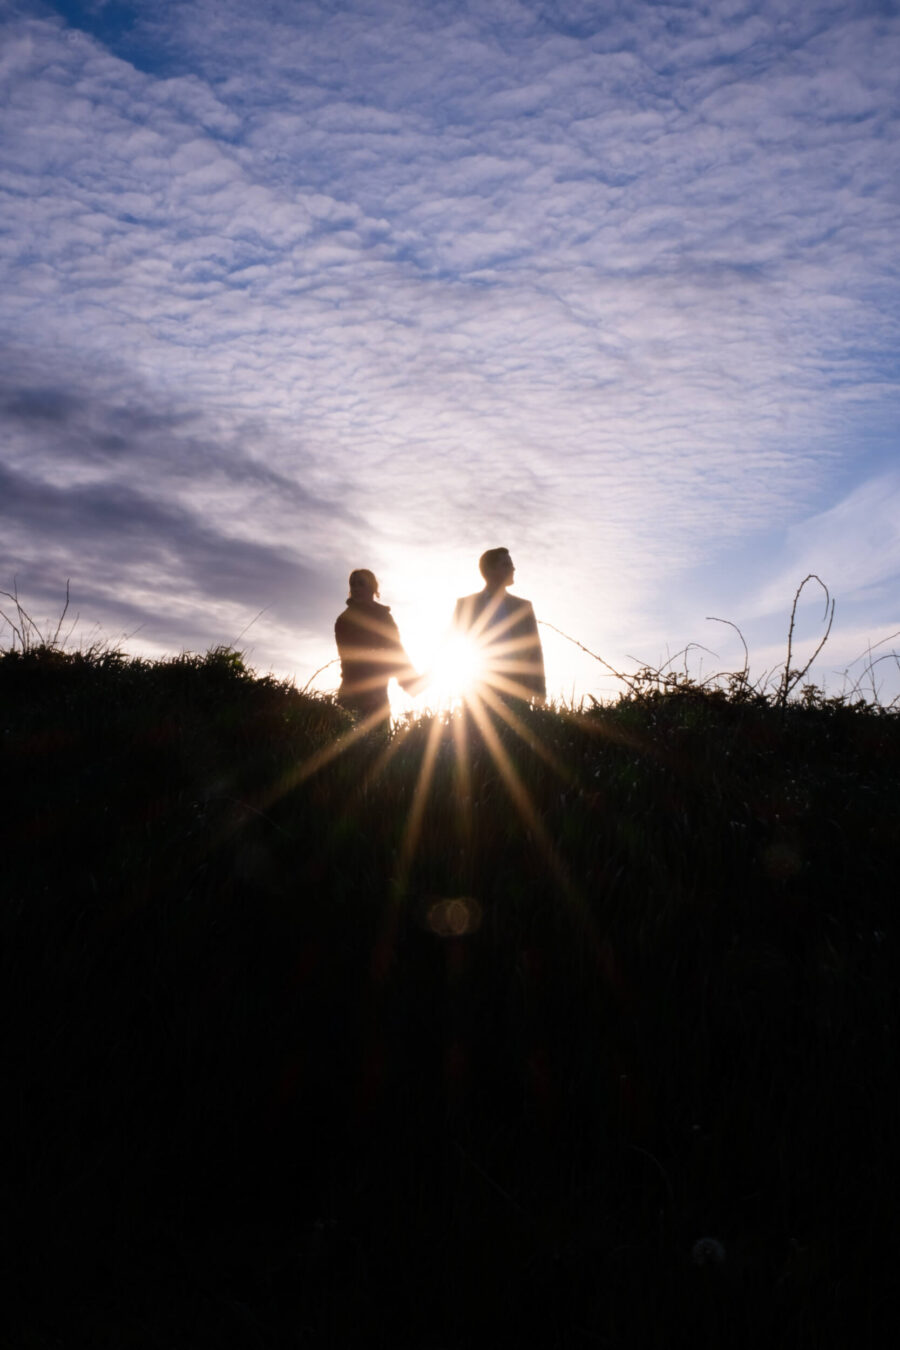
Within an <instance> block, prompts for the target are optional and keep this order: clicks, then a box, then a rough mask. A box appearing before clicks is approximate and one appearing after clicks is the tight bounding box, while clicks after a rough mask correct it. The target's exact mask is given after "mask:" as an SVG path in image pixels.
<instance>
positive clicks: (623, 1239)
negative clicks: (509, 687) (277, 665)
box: [0, 647, 900, 1350]
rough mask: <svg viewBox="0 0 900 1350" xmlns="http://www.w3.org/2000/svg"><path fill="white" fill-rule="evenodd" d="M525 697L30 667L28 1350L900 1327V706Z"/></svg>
mask: <svg viewBox="0 0 900 1350" xmlns="http://www.w3.org/2000/svg"><path fill="white" fill-rule="evenodd" d="M517 716H518V718H519V728H518V730H516V729H514V728H512V727H510V726H509V725H507V724H506V723H505V722H503V721H502V720H499V719H494V720H493V721H492V722H491V724H490V726H489V727H488V729H487V730H483V731H481V732H478V730H477V728H474V727H473V725H472V724H471V719H469V726H468V731H469V739H468V748H467V751H466V753H465V754H464V755H461V754H460V752H459V745H460V743H461V736H462V728H463V726H464V724H465V720H466V719H465V718H464V717H463V715H461V714H457V715H456V717H444V718H443V719H441V718H437V719H435V718H429V717H426V718H423V719H421V720H419V721H418V722H411V723H410V724H409V726H408V727H406V728H405V729H402V730H399V731H395V732H394V734H393V735H392V736H389V735H386V734H379V733H374V734H371V735H365V736H359V735H355V734H354V729H353V723H352V721H351V720H350V719H349V717H348V716H347V715H346V714H345V713H344V712H342V711H341V710H340V709H339V708H337V707H336V706H334V705H333V704H332V703H331V702H330V701H329V700H327V699H323V698H319V697H314V696H309V697H308V696H304V695H302V694H300V693H298V692H297V690H296V689H294V688H293V687H291V686H288V685H284V684H281V683H279V682H277V681H274V680H271V679H258V678H256V677H254V676H253V675H252V673H250V672H248V671H247V670H246V669H245V668H244V666H243V664H242V662H241V659H240V657H239V656H237V655H236V654H235V653H232V652H228V651H214V652H211V653H209V654H208V655H207V656H206V657H191V656H184V657H180V658H177V659H174V660H171V661H167V662H162V663H149V662H142V661H139V660H133V659H130V658H128V657H125V656H124V655H122V654H121V653H117V652H100V653H93V654H87V655H79V654H77V653H65V652H60V651H57V650H53V649H49V648H40V647H38V648H36V649H34V650H32V651H29V652H25V653H23V652H21V651H12V652H6V653H4V654H2V656H0V744H2V751H0V755H2V760H0V770H2V781H3V784H4V791H5V795H6V805H5V807H4V811H3V817H2V819H3V829H4V835H5V844H4V849H3V855H2V858H3V862H2V889H3V903H2V913H0V923H2V942H0V951H2V955H0V963H2V965H0V971H2V980H0V1000H2V1019H0V1026H2V1036H3V1040H4V1054H3V1060H2V1073H3V1086H4V1099H5V1102H6V1107H5V1109H4V1112H3V1116H2V1124H0V1130H2V1138H0V1144H2V1148H0V1157H2V1160H3V1173H4V1179H3V1186H4V1200H3V1210H2V1233H0V1241H2V1250H0V1266H2V1270H3V1272H4V1280H5V1284H6V1292H5V1295H4V1304H3V1306H4V1312H5V1314H6V1315H5V1317H4V1320H5V1321H6V1322H7V1323H8V1325H9V1327H10V1330H9V1331H8V1332H7V1336H8V1339H7V1341H5V1342H0V1344H4V1345H9V1346H15V1347H19V1346H34V1347H37V1348H38V1350H43V1348H44V1347H50V1346H69V1345H82V1344H83V1345H92V1346H98V1345H110V1346H129V1347H130V1346H142V1347H143V1346H147V1347H151V1346H152V1347H166V1348H167V1350H168V1348H169V1347H172V1350H176V1347H177V1348H178V1350H181V1347H185V1348H187V1347H195V1346H206V1345H218V1346H228V1345H232V1344H233V1345H241V1346H262V1347H282V1346H284V1347H294V1346H297V1347H301V1346H304V1347H305V1346H332V1345H334V1346H357V1345H359V1346H379V1345H385V1346H387V1345H390V1346H406V1345H410V1346H417V1347H422V1348H423V1350H426V1348H427V1347H434V1350H438V1347H463V1346H469V1345H482V1344H488V1343H494V1342H496V1341H498V1340H501V1339H503V1340H506V1339H509V1338H515V1339H518V1340H519V1341H521V1342H522V1343H524V1344H535V1345H541V1346H545V1347H552V1346H582V1345H585V1346H592V1345H597V1346H613V1347H619V1346H621V1347H633V1346H668V1345H685V1346H687V1345H691V1346H718V1345H728V1346H739V1345H744V1344H746V1345H751V1344H752V1345H754V1346H756V1345H758V1344H759V1343H760V1341H761V1340H763V1339H764V1340H766V1341H769V1342H775V1343H777V1344H786V1345H787V1344H789V1345H792V1346H826V1345H829V1346H830V1345H835V1346H837V1345H842V1346H843V1345H848V1344H853V1345H856V1346H859V1345H867V1344H871V1345H880V1344H884V1343H885V1342H883V1341H882V1340H881V1339H880V1333H878V1331H877V1327H878V1323H879V1320H882V1321H883V1320H884V1319H885V1318H886V1317H888V1316H890V1315H892V1313H893V1307H894V1302H895V1295H894V1292H893V1291H894V1285H895V1265H896V1253H897V1237H898V1232H897V1229H898V1223H897V1200H898V1185H897V1183H898V1163H897V1142H896V1141H897V1139H898V1137H900V1111H898V1107H897V1100H898V1094H897V1090H896V1089H897V1083H896V1079H897V1070H896V1061H895V1055H896V1051H895V1046H896V1031H897V964H898V962H897V934H896V931H895V922H894V909H895V905H896V900H895V892H896V888H897V876H898V852H900V850H898V843H900V825H898V801H900V796H898V789H900V719H898V717H897V715H896V714H894V713H890V712H884V711H882V710H879V709H876V708H871V707H866V706H865V705H862V704H857V705H850V704H848V703H842V702H840V701H830V702H829V701H826V700H824V699H823V698H821V697H818V696H816V695H815V694H814V693H813V694H807V695H806V698H805V699H801V700H800V701H798V702H797V703H791V704H788V705H787V706H786V707H784V708H782V707H779V706H777V701H775V700H766V699H763V698H761V697H757V696H754V695H753V694H752V691H749V690H748V689H746V688H745V687H742V686H741V685H740V683H738V684H736V685H735V686H733V687H732V690H731V692H730V693H728V692H717V691H712V690H702V689H699V688H697V687H696V686H693V685H691V684H689V683H684V684H682V685H680V686H677V687H674V688H668V689H663V688H660V687H659V686H658V685H657V686H653V685H650V684H646V683H645V684H644V685H643V686H637V687H636V688H635V691H634V692H633V693H632V694H631V695H630V696H629V697H627V698H624V699H622V700H621V701H620V702H619V703H618V704H616V705H614V706H610V707H602V708H601V707H596V708H594V709H593V710H592V711H587V712H580V713H573V712H571V711H566V710H559V709H557V710H553V709H547V710H530V711H522V712H519V713H518V714H517ZM423 765H424V766H425V769H424V770H423ZM428 780H430V781H428ZM426 789H427V790H426Z"/></svg>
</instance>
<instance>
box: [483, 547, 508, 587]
mask: <svg viewBox="0 0 900 1350" xmlns="http://www.w3.org/2000/svg"><path fill="white" fill-rule="evenodd" d="M478 570H479V571H480V573H481V575H482V576H483V577H484V579H485V581H486V582H487V584H488V585H489V586H491V587H496V586H511V585H512V583H513V578H514V577H515V575H516V569H515V567H514V566H513V560H512V558H511V557H510V556H509V549H508V548H489V549H488V550H487V552H486V553H482V555H481V557H480V558H479V559H478Z"/></svg>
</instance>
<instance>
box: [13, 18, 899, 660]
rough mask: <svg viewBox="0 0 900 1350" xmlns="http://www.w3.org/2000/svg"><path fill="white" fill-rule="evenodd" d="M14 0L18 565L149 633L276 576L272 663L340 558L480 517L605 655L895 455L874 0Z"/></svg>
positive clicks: (695, 604)
mask: <svg viewBox="0 0 900 1350" xmlns="http://www.w3.org/2000/svg"><path fill="white" fill-rule="evenodd" d="M123 15H125V16H127V22H123ZM5 16H6V22H5V29H6V31H5V34H4V42H3V57H2V79H3V92H2V99H3V105H4V126H5V134H4V142H3V151H2V162H0V170H2V177H0V186H2V190H3V193H4V207H3V210H4V219H5V221H6V230H5V232H4V234H3V237H2V240H0V266H2V269H3V274H2V284H3V291H4V298H5V306H4V309H5V316H6V317H5V319H4V321H3V322H4V332H5V338H6V341H7V344H8V347H9V356H8V358H7V361H6V364H5V387H4V392H3V398H2V414H0V415H2V417H3V419H4V426H5V438H4V440H5V448H4V451H3V454H4V459H5V462H6V466H7V467H6V474H7V477H6V480H5V481H6V487H7V491H6V494H5V500H6V504H5V506H4V510H5V512H6V514H7V515H8V516H9V517H10V525H9V531H8V532H7V534H6V536H5V538H6V544H5V550H4V551H5V556H4V557H0V568H3V569H5V570H6V571H8V572H11V571H13V570H16V569H17V570H18V572H19V575H20V581H21V582H22V583H24V582H25V581H26V579H27V576H28V575H29V569H33V571H34V575H35V576H36V577H38V576H39V577H40V583H41V585H42V586H43V585H45V584H49V582H50V580H51V571H52V570H55V571H56V572H57V573H58V576H59V577H63V576H66V575H71V576H72V577H73V582H79V581H80V582H81V584H82V586H83V587H84V588H85V590H87V588H90V592H91V594H92V596H94V597H95V598H96V600H97V604H98V615H99V617H101V618H103V619H104V621H108V620H109V619H110V616H112V615H113V614H115V615H116V616H117V615H118V614H119V613H123V614H124V613H126V612H127V613H128V614H129V615H132V614H133V615H138V616H140V621H141V622H144V623H145V625H149V627H150V629H152V633H153V636H154V639H155V640H156V641H158V642H160V643H165V641H166V635H167V632H171V640H172V641H173V642H177V641H181V640H197V641H199V640H202V639H204V638H206V637H207V636H209V635H210V615H213V616H214V619H215V622H214V623H213V625H212V627H216V626H219V627H221V625H222V624H223V623H231V622H235V623H236V622H237V619H238V616H239V614H245V615H246V616H247V617H250V612H252V611H254V610H255V609H257V608H261V607H262V606H264V605H268V606H271V607H272V608H271V610H270V611H269V613H268V614H267V616H266V617H265V619H264V620H263V621H261V626H260V628H259V630H257V631H258V632H259V634H260V636H259V638H258V639H257V643H258V650H259V652H260V654H261V656H262V657H263V659H270V660H272V661H273V662H275V663H277V664H279V665H280V667H281V668H290V659H291V658H290V651H291V643H292V641H293V642H294V644H295V648H296V647H298V646H302V645H303V644H304V643H305V644H306V647H305V648H304V650H305V651H308V654H309V659H308V662H307V665H313V664H317V663H318V660H319V658H320V656H322V654H323V653H324V652H325V651H326V649H327V637H328V633H327V630H328V627H329V623H328V619H329V618H330V616H331V614H333V612H334V611H335V609H336V608H337V607H338V606H339V603H340V599H341V596H342V591H341V587H342V583H343V575H344V574H345V573H346V570H347V567H348V566H349V565H353V564H354V563H357V562H360V563H365V562H366V561H368V562H370V564H371V565H374V566H376V568H378V567H382V566H387V567H388V569H389V570H390V569H391V568H394V569H395V570H396V574H397V575H398V576H399V575H401V574H402V572H403V569H404V568H406V569H407V571H409V572H412V571H413V570H414V569H415V565H416V559H417V558H419V557H420V556H422V555H423V553H424V551H425V550H427V548H428V547H429V546H430V545H432V544H433V541H434V540H435V538H436V537H441V538H442V539H444V540H448V539H449V540H452V541H453V545H454V547H457V548H458V550H459V552H460V556H464V555H465V556H467V555H469V554H473V553H477V552H478V551H480V549H481V547H484V546H485V545H486V544H488V543H493V542H496V541H498V540H499V541H501V542H506V543H509V544H510V545H511V546H512V547H513V548H514V549H515V551H516V552H517V554H518V555H519V556H520V558H527V559H528V560H529V564H530V576H533V577H534V584H531V581H529V587H528V589H529V592H530V593H531V594H532V595H533V597H534V599H535V600H536V602H537V603H538V604H539V606H540V609H541V611H542V612H543V613H544V614H546V615H547V616H548V617H552V618H554V619H555V620H556V621H558V622H559V624H560V626H562V627H564V628H568V629H569V630H570V631H573V630H574V631H576V632H577V633H578V635H579V636H581V637H582V639H583V640H585V641H586V642H588V643H589V645H592V646H595V647H596V646H603V647H604V649H607V650H608V649H609V645H610V644H611V643H612V644H614V645H615V644H617V643H620V642H624V641H625V640H626V636H627V635H628V634H632V635H633V634H638V635H640V634H641V633H644V632H646V633H647V634H649V633H651V630H652V623H653V621H655V620H656V618H658V617H659V616H660V615H662V614H664V613H665V611H666V609H667V608H668V609H669V610H670V611H671V612H672V613H673V614H677V616H678V617H679V619H680V618H681V617H682V616H683V614H684V613H687V612H689V611H690V612H695V613H699V614H703V613H705V612H709V608H708V606H707V604H706V601H705V599H704V598H700V597H696V596H684V595H681V596H679V598H678V599H677V600H676V599H675V598H674V597H675V596H676V595H677V594H678V591H679V578H681V577H686V576H687V575H688V574H690V575H691V576H696V574H697V568H698V565H702V564H703V563H704V560H711V559H715V560H717V566H722V565H723V560H725V561H724V565H725V566H727V559H728V556H729V549H730V548H732V547H737V546H746V544H747V541H748V540H752V539H753V537H754V535H755V534H759V533H760V532H763V531H766V530H770V529H771V528H772V527H773V526H774V527H776V528H787V527H789V526H794V527H795V529H796V528H802V521H803V520H804V519H805V518H806V517H816V516H819V515H821V514H822V513H823V512H824V511H827V510H829V509H831V508H832V507H833V506H834V505H835V497H836V495H837V494H838V493H843V494H844V495H846V494H847V493H848V492H852V491H855V490H856V486H857V485H856V480H857V479H858V478H861V477H862V478H864V477H869V478H872V479H877V478H878V476H879V474H880V473H882V472H883V471H884V464H883V462H882V458H883V455H884V453H885V440H884V435H883V428H884V427H885V426H886V425H888V424H889V423H890V420H891V418H892V417H896V411H897V402H898V400H897V364H896V358H895V355H894V353H895V351H896V348H897V339H898V326H900V324H898V316H900V304H898V299H900V297H898V284H897V272H896V262H895V248H896V244H895V240H896V230H897V223H898V211H897V193H896V184H897V182H898V181H900V163H898V159H900V156H898V116H897V109H898V101H897V94H898V71H900V20H898V17H897V15H896V13H895V12H894V11H893V10H892V8H891V7H887V6H878V5H876V4H865V3H859V4H852V3H841V4H839V3H830V2H828V0H816V2H815V3H813V4H811V5H805V6H796V5H792V4H788V3H786V2H785V3H781V0H765V2H764V3H756V4H743V3H737V2H735V3H727V2H726V3H723V4H721V5H716V6H715V7H707V6H704V5H701V4H699V3H698V4H685V5H682V6H679V7H673V6H660V5H655V4H650V3H630V4H627V5H626V4H621V5H615V4H612V5H607V4H604V5H599V4H593V3H591V4H588V3H576V2H575V0H558V2H554V0H522V2H521V3H518V2H517V0H479V3H477V4H475V3H471V4H468V3H457V2H455V0H454V2H451V0H446V2H445V3H440V2H439V3H436V4H434V5H429V6H422V5H419V4H414V3H411V0H369V2H368V3H363V0H346V3H337V2H331V3H320V4H316V3H312V2H310V3H305V4H303V5H302V6H296V5H292V4H282V3H274V2H272V3H265V2H264V3H261V4H258V5H254V6H253V7H252V8H248V7H245V6H243V5H241V4H238V3H236V0H235V2H234V3H232V0H215V3H213V0H209V2H208V3H204V0H195V3H192V4H190V5H181V4H174V3H165V2H160V0H155V2H154V3H153V4H146V5H141V4H138V5H135V6H133V7H130V8H129V7H124V6H115V7H114V8H113V7H107V6H104V5H103V4H96V5H92V6H87V5H84V6H78V5H74V4H68V5H59V6H57V7H52V6H48V5H42V6H37V5H30V4H27V3H24V4H18V5H12V6H9V7H7V10H6V11H5ZM113 18H115V22H113ZM51 564H52V567H51ZM823 567H825V564H824V563H822V564H821V566H820V569H819V570H821V569H822V568H823ZM692 569H693V570H692ZM776 570H777V569H776ZM585 577H589V578H591V579H592V580H593V582H594V585H593V587H592V594H593V595H594V596H595V597H596V612H593V610H592V611H591V612H585V604H584V599H583V596H584V580H585ZM101 578H102V585H101ZM151 578H152V584H150V580H151ZM875 579H876V578H875V577H874V575H871V576H870V574H869V573H868V572H867V571H866V568H865V566H864V565H863V564H861V563H860V564H859V565H858V566H856V567H855V569H854V571H853V578H852V586H853V587H855V588H857V589H858V588H860V587H861V588H863V589H864V588H865V587H866V586H867V584H868V582H869V581H874V580H875ZM877 580H878V581H879V582H881V583H883V582H884V575H883V566H882V567H881V570H880V571H879V572H878V577H877ZM56 585H57V589H58V586H59V580H58V579H57V580H56ZM452 594H453V587H452V583H450V582H449V581H448V596H447V605H448V608H449V603H450V600H451V599H452ZM408 595H409V598H410V600H411V601H415V600H416V599H420V598H421V597H419V596H417V593H416V591H415V585H414V583H413V582H410V583H409V590H408ZM160 598H162V600H163V602H164V603H160ZM784 598H785V597H782V598H781V599H782V602H783V600H784ZM757 600H758V594H757ZM432 602H433V597H432ZM748 603H749V600H748ZM116 604H118V605H119V606H120V610H115V609H114V607H115V605H116ZM104 606H106V608H104ZM167 614H168V616H169V617H168V619H167V617H166V616H167ZM104 616H106V617H105V618H104ZM176 618H177V625H175V619H176ZM167 623H172V624H173V625H174V626H173V627H171V629H167ZM192 624H194V625H195V627H194V628H192ZM267 625H268V626H267ZM320 632H321V633H323V637H322V640H321V645H320V646H318V647H317V646H316V641H315V638H314V635H315V634H316V633H320ZM194 633H195V634H196V639H192V634H194ZM292 634H293V636H292ZM215 636H216V638H221V636H222V634H221V632H220V633H217V634H216V635H215ZM620 649H621V648H620ZM305 659H306V658H305V657H304V656H303V655H302V654H297V653H296V651H295V655H294V658H293V660H294V664H295V665H296V667H297V668H298V670H299V669H301V668H302V667H303V664H304V660H305Z"/></svg>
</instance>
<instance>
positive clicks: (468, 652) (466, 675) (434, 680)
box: [424, 633, 485, 707]
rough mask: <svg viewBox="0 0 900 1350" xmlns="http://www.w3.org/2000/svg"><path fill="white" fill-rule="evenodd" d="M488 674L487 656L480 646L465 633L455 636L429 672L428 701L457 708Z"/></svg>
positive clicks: (448, 642)
mask: <svg viewBox="0 0 900 1350" xmlns="http://www.w3.org/2000/svg"><path fill="white" fill-rule="evenodd" d="M484 675H485V660H484V654H483V652H482V651H481V650H480V649H479V646H478V643H477V642H473V641H472V639H471V638H468V637H466V636H465V635H464V634H462V633H453V634H451V635H449V636H448V637H447V638H446V639H445V641H444V642H442V643H441V645H440V647H439V649H438V651H437V653H436V654H435V657H434V660H433V662H432V665H431V667H430V669H429V670H428V671H427V675H426V678H427V684H426V687H425V691H424V698H425V701H426V702H429V703H433V704H436V705H437V706H439V707H455V706H456V705H457V704H458V703H459V702H460V700H464V699H465V698H466V696H467V695H468V694H471V693H472V692H473V691H474V690H476V689H477V688H478V686H479V684H480V683H481V682H482V681H483V679H484Z"/></svg>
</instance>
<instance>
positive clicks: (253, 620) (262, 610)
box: [228, 605, 272, 648]
mask: <svg viewBox="0 0 900 1350" xmlns="http://www.w3.org/2000/svg"><path fill="white" fill-rule="evenodd" d="M271 608H272V606H271V605H264V606H263V608H262V609H261V610H260V611H259V613H258V614H256V615H254V617H253V618H252V619H251V620H250V622H249V623H248V624H247V626H246V628H242V629H241V631H240V632H239V633H238V635H237V637H236V638H234V639H233V640H232V641H231V642H229V644H228V646H229V647H230V648H234V647H235V645H236V644H237V643H238V642H240V640H241V638H242V637H243V636H244V634H245V633H247V632H249V630H250V629H251V628H252V627H253V625H254V624H255V623H256V620H257V619H261V618H262V616H263V615H264V614H265V613H266V611H267V610H270V609H271Z"/></svg>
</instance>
